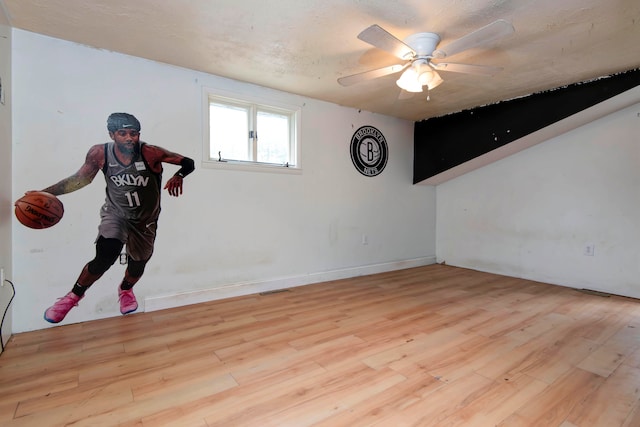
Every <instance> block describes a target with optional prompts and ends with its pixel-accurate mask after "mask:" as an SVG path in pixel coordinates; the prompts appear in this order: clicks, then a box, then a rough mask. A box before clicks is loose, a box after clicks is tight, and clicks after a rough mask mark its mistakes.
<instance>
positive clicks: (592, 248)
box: [584, 243, 596, 256]
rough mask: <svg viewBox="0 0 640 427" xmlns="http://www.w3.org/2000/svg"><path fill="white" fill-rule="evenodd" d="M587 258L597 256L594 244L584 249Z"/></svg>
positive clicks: (588, 244)
mask: <svg viewBox="0 0 640 427" xmlns="http://www.w3.org/2000/svg"><path fill="white" fill-rule="evenodd" d="M584 254H585V256H594V255H595V254H596V245H594V244H593V243H587V245H586V246H585V247H584Z"/></svg>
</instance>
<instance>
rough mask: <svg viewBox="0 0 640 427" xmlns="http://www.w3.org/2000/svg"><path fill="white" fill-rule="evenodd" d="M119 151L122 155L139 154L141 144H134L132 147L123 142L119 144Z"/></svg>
mask: <svg viewBox="0 0 640 427" xmlns="http://www.w3.org/2000/svg"><path fill="white" fill-rule="evenodd" d="M118 150H120V152H121V153H122V154H138V152H139V151H140V144H139V143H136V142H134V143H133V145H131V144H128V143H124V142H123V143H120V144H118Z"/></svg>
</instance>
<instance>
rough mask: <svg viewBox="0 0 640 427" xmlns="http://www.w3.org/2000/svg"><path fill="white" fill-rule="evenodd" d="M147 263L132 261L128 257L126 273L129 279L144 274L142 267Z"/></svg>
mask: <svg viewBox="0 0 640 427" xmlns="http://www.w3.org/2000/svg"><path fill="white" fill-rule="evenodd" d="M147 261H148V260H146V261H134V260H132V259H131V257H129V261H128V263H127V271H128V272H129V275H130V276H131V277H140V276H142V274H143V273H144V267H145V266H146V265H147Z"/></svg>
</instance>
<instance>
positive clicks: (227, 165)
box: [202, 160, 302, 175]
mask: <svg viewBox="0 0 640 427" xmlns="http://www.w3.org/2000/svg"><path fill="white" fill-rule="evenodd" d="M202 167H203V168H205V169H221V170H234V171H244V172H262V173H284V174H290V175H301V174H302V169H301V168H299V167H292V166H289V167H287V166H282V165H269V164H265V163H251V162H234V161H232V160H226V161H218V160H210V161H203V162H202Z"/></svg>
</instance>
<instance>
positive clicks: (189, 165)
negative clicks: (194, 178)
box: [175, 157, 196, 178]
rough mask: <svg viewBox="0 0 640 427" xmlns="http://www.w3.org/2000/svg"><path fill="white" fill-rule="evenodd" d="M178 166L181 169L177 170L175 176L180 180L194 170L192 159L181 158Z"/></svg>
mask: <svg viewBox="0 0 640 427" xmlns="http://www.w3.org/2000/svg"><path fill="white" fill-rule="evenodd" d="M180 166H182V167H181V168H180V170H178V172H176V173H175V176H179V177H181V178H184V177H185V176H187V175H189V174H190V173H191V172H193V171H194V170H195V169H196V166H195V162H194V161H193V159H190V158H188V157H183V158H182V160H181V161H180Z"/></svg>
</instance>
